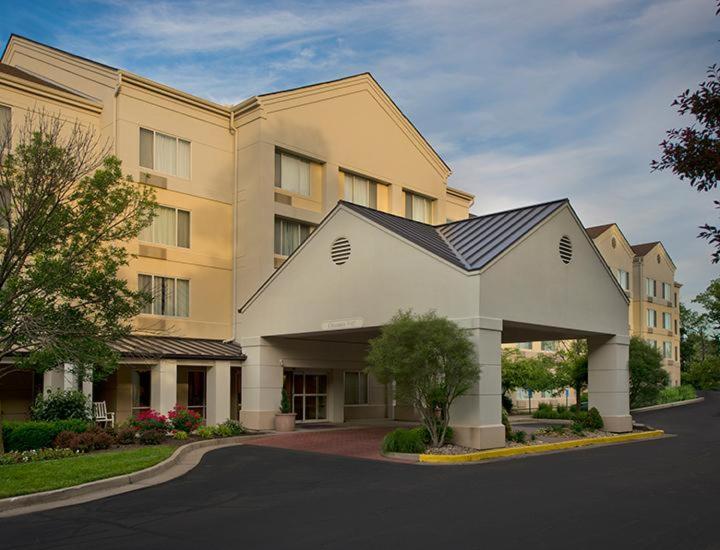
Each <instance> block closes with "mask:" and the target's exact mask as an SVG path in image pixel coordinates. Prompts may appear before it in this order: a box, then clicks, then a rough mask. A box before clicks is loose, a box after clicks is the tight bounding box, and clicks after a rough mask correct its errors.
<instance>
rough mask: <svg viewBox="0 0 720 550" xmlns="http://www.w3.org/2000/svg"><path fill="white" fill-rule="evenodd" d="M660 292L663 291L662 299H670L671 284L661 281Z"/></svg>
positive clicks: (671, 292) (671, 293)
mask: <svg viewBox="0 0 720 550" xmlns="http://www.w3.org/2000/svg"><path fill="white" fill-rule="evenodd" d="M662 293H663V299H664V300H672V295H673V291H672V286H671V285H669V284H668V283H663V284H662Z"/></svg>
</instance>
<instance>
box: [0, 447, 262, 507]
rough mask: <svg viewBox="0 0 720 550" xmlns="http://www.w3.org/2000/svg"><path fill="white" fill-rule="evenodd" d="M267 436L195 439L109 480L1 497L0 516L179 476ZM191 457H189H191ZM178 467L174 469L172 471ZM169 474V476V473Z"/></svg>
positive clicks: (79, 499) (85, 498)
mask: <svg viewBox="0 0 720 550" xmlns="http://www.w3.org/2000/svg"><path fill="white" fill-rule="evenodd" d="M259 437H265V434H263V435H258V436H247V435H241V436H236V437H226V438H222V439H208V440H205V441H195V442H193V443H188V444H187V445H183V446H181V447H178V448H177V449H176V450H175V452H174V453H173V454H172V455H170V456H169V457H168V458H166V459H165V460H163V461H162V462H160V463H158V464H155V465H154V466H150V467H149V468H145V469H144V470H138V471H137V472H132V473H129V474H122V475H119V476H115V477H109V478H106V479H98V480H96V481H89V482H88V483H83V484H81V485H74V486H72V487H63V488H62V489H55V490H52V491H43V492H41V493H32V494H29V495H20V496H16V497H8V498H4V499H0V517H5V516H8V515H19V514H25V513H30V512H35V511H40V510H47V509H50V508H57V507H60V506H69V505H72V504H77V503H79V502H87V501H90V500H96V499H100V498H105V497H107V496H112V495H113V494H119V493H125V492H128V491H134V490H137V489H142V488H143V487H148V486H150V485H156V484H158V483H164V482H165V481H169V480H171V479H175V478H176V477H179V476H181V475H183V474H185V473H186V472H188V471H189V470H191V469H192V468H194V467H195V466H196V465H197V464H198V463H199V462H200V459H201V458H202V457H203V455H205V454H206V453H208V452H209V451H213V450H215V449H218V448H221V447H230V446H233V445H242V444H244V443H246V442H249V441H252V440H255V439H258V438H259ZM188 459H189V460H188ZM173 469H175V470H177V471H175V472H171V470H173ZM166 474H169V475H166Z"/></svg>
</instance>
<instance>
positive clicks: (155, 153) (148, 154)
mask: <svg viewBox="0 0 720 550" xmlns="http://www.w3.org/2000/svg"><path fill="white" fill-rule="evenodd" d="M140 166H142V167H144V168H150V169H151V170H156V171H158V172H162V173H164V174H170V175H173V176H178V177H179V178H184V179H190V142H189V141H187V140H184V139H180V138H178V137H175V136H170V135H167V134H162V133H160V132H156V131H154V130H148V129H146V128H140Z"/></svg>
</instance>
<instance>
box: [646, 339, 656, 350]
mask: <svg viewBox="0 0 720 550" xmlns="http://www.w3.org/2000/svg"><path fill="white" fill-rule="evenodd" d="M645 343H646V344H647V345H648V346H652V347H654V348H655V349H657V341H656V340H651V339H647V340H645Z"/></svg>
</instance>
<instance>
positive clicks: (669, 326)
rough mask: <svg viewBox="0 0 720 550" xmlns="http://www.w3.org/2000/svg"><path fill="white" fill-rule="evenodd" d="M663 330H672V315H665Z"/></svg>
mask: <svg viewBox="0 0 720 550" xmlns="http://www.w3.org/2000/svg"><path fill="white" fill-rule="evenodd" d="M663 328H664V329H667V330H672V315H670V314H669V313H663Z"/></svg>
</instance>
